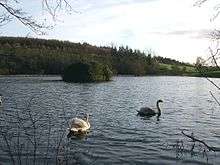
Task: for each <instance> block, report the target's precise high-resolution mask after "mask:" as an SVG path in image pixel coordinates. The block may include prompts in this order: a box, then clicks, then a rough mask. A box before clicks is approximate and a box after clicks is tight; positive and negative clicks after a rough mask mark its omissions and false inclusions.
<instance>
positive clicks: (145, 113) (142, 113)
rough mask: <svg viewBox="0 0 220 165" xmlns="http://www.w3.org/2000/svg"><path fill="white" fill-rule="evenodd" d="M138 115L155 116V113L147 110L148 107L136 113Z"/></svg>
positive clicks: (149, 109)
mask: <svg viewBox="0 0 220 165" xmlns="http://www.w3.org/2000/svg"><path fill="white" fill-rule="evenodd" d="M138 113H139V114H140V115H155V114H156V112H155V111H154V110H153V109H151V108H149V107H142V108H141V109H140V110H139V111H138Z"/></svg>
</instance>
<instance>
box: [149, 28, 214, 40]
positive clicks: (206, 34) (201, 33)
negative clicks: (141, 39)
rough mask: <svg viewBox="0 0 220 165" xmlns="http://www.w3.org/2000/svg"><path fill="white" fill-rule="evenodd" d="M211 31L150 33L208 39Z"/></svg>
mask: <svg viewBox="0 0 220 165" xmlns="http://www.w3.org/2000/svg"><path fill="white" fill-rule="evenodd" d="M212 32H213V30H212V29H198V30H173V31H168V32H152V33H153V34H157V35H177V36H181V35H182V36H188V37H190V38H198V39H199V38H210V34H211V33H212Z"/></svg>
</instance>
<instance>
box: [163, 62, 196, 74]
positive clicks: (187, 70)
mask: <svg viewBox="0 0 220 165" xmlns="http://www.w3.org/2000/svg"><path fill="white" fill-rule="evenodd" d="M173 66H174V65H171V64H163V63H159V67H160V69H162V70H163V69H166V70H170V71H171V70H172V67H173ZM184 67H185V68H186V70H185V72H186V73H192V72H197V71H196V69H195V67H192V66H178V68H179V69H180V70H183V68H184Z"/></svg>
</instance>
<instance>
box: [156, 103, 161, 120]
mask: <svg viewBox="0 0 220 165" xmlns="http://www.w3.org/2000/svg"><path fill="white" fill-rule="evenodd" d="M157 110H158V114H157V116H158V117H159V116H160V115H161V110H160V107H159V102H157Z"/></svg>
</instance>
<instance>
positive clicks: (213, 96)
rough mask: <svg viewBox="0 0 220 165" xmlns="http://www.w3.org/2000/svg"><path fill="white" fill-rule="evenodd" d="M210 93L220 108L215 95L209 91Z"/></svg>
mask: <svg viewBox="0 0 220 165" xmlns="http://www.w3.org/2000/svg"><path fill="white" fill-rule="evenodd" d="M209 93H210V94H211V96H212V97H213V98H214V99H215V101H216V103H218V105H219V106H220V102H219V101H218V100H217V99H216V97H215V96H214V95H213V93H212V92H211V91H209Z"/></svg>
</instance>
